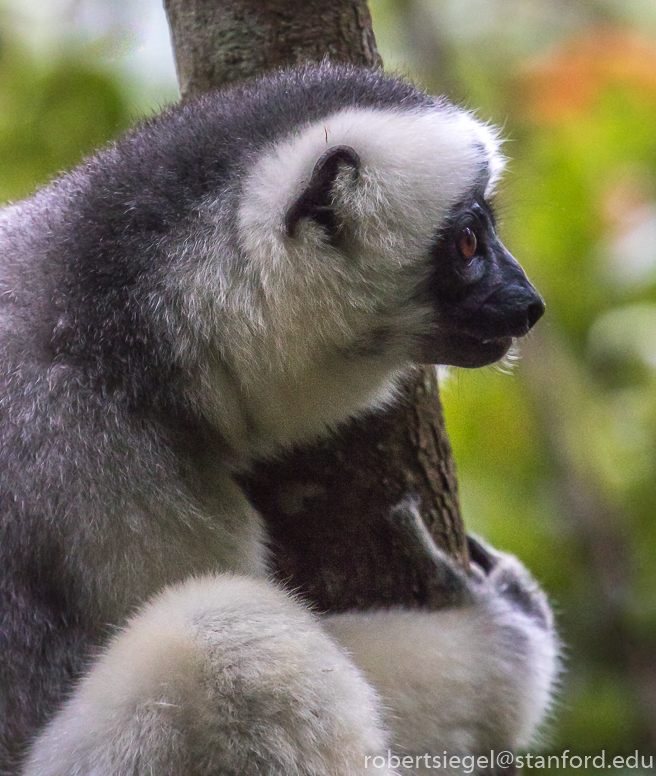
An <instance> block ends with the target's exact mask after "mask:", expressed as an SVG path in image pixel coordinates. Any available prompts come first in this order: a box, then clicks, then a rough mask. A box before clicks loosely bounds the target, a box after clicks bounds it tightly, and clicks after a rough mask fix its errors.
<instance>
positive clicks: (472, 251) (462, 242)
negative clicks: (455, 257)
mask: <svg viewBox="0 0 656 776" xmlns="http://www.w3.org/2000/svg"><path fill="white" fill-rule="evenodd" d="M456 244H457V246H458V250H459V251H460V255H461V256H462V257H463V259H473V258H474V256H475V255H476V249H477V248H478V240H477V239H476V235H475V234H474V231H473V230H472V229H470V228H469V227H468V226H466V227H465V228H464V229H463V230H462V231H461V232H460V234H459V235H458V239H457V241H456Z"/></svg>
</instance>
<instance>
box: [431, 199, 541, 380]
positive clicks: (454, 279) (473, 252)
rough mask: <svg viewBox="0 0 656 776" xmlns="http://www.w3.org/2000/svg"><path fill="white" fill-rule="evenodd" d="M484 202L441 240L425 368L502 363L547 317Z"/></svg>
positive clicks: (453, 222)
mask: <svg viewBox="0 0 656 776" xmlns="http://www.w3.org/2000/svg"><path fill="white" fill-rule="evenodd" d="M494 227H495V222H494V215H493V213H492V210H491V208H490V207H489V205H488V204H487V203H486V202H485V201H484V200H483V198H482V197H480V198H477V199H475V200H473V201H472V202H470V203H467V204H465V205H462V206H460V207H458V208H457V209H456V210H455V211H454V213H453V215H452V217H451V218H450V219H449V223H448V225H447V226H446V228H445V229H443V230H440V231H439V232H438V234H437V235H436V240H435V244H434V247H433V250H432V261H431V265H432V272H431V277H430V280H429V282H428V285H427V288H426V289H425V290H424V291H425V292H426V293H428V294H429V295H430V298H431V300H432V302H433V303H434V305H435V311H436V312H435V321H434V329H433V332H432V333H431V334H430V335H429V336H427V337H426V338H425V340H424V342H423V343H422V357H421V360H422V361H423V362H424V363H430V364H450V365H453V366H462V367H479V366H485V365H486V364H492V363H494V362H495V361H498V360H499V359H500V358H502V357H503V356H504V355H505V354H506V353H507V352H508V349H509V348H510V346H511V344H512V341H513V339H514V338H515V337H523V336H524V335H525V334H526V333H527V332H528V331H529V330H530V329H531V328H532V327H533V325H534V324H535V323H536V322H537V321H538V320H539V319H540V318H541V317H542V314H543V313H544V302H543V300H542V298H541V297H540V295H539V294H538V292H537V291H536V290H535V288H533V286H532V285H531V283H530V282H529V280H528V278H527V277H526V274H525V273H524V270H523V269H522V268H521V267H520V266H519V264H518V263H517V262H516V261H515V259H514V258H513V257H512V256H511V255H510V253H508V251H507V250H506V249H505V248H504V246H503V245H502V244H501V242H500V241H499V238H498V237H497V235H496V231H495V228H494Z"/></svg>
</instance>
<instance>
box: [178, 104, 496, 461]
mask: <svg viewBox="0 0 656 776" xmlns="http://www.w3.org/2000/svg"><path fill="white" fill-rule="evenodd" d="M338 145H348V146H350V147H352V148H353V149H354V150H355V151H356V152H357V154H358V155H359V157H360V161H361V167H360V169H359V174H358V177H357V180H355V181H353V180H351V179H350V178H349V176H348V175H345V176H340V177H339V178H338V180H337V183H336V186H335V202H334V207H335V209H336V211H337V212H338V213H339V216H340V217H341V218H343V220H344V222H345V223H346V224H348V225H349V227H351V243H350V244H349V251H348V253H349V255H348V256H345V255H343V254H342V253H340V252H339V251H337V250H336V249H334V248H333V247H332V246H330V245H328V244H327V243H326V241H325V236H324V234H323V231H322V230H321V229H319V228H317V227H316V225H314V224H312V223H309V222H307V223H305V224H301V225H300V227H299V229H298V230H297V234H296V235H295V236H294V238H293V239H292V238H290V237H289V236H287V235H286V233H285V228H284V218H285V214H286V212H287V210H288V209H289V207H290V206H291V205H292V204H293V202H294V201H295V200H296V199H297V198H298V196H299V195H300V194H301V192H302V191H303V188H304V186H305V185H306V184H307V182H308V181H309V179H310V177H311V174H312V171H313V169H314V166H315V164H316V162H317V160H318V159H319V158H320V157H321V155H322V154H323V153H324V152H325V151H326V150H328V149H330V148H333V147H335V146H338ZM498 145H499V141H498V139H497V137H496V135H494V133H493V132H492V131H491V130H490V129H489V128H488V127H486V126H484V125H483V124H480V123H479V122H477V121H476V120H475V119H474V118H473V117H472V116H471V115H470V114H469V113H466V112H464V111H461V110H458V109H456V108H454V107H452V106H447V105H443V104H439V105H437V104H436V105H435V107H434V108H432V109H424V110H415V111H410V112H407V111H406V112H403V111H400V110H398V111H397V110H374V109H352V108H351V109H346V110H343V111H340V112H338V113H336V114H334V115H333V116H330V117H328V118H326V119H325V120H323V121H320V122H317V123H313V124H309V125H307V126H306V127H305V128H304V129H303V130H302V131H301V132H300V133H298V134H295V135H293V136H292V137H290V138H288V139H287V140H284V141H282V142H281V143H279V144H277V145H276V146H274V147H271V148H270V149H269V150H268V152H265V153H264V154H263V155H262V156H261V157H260V158H259V159H258V160H256V161H255V163H254V166H253V168H252V170H251V171H250V173H249V174H248V175H247V177H246V180H245V182H244V184H243V188H242V191H241V193H240V199H239V201H240V207H239V214H238V235H239V246H240V249H241V251H242V252H243V254H244V256H246V257H248V259H247V261H245V262H244V261H237V260H235V261H233V262H230V261H226V256H230V254H231V248H230V247H229V245H227V244H226V242H225V239H224V238H223V235H221V234H220V233H217V232H216V231H213V230H212V228H211V224H212V223H220V222H221V218H220V213H221V209H222V207H223V200H217V201H216V202H210V203H208V204H207V211H206V213H205V221H204V224H207V226H206V227H204V228H203V229H202V230H199V233H198V234H197V235H196V236H195V239H193V240H189V239H187V240H186V241H185V243H184V244H183V245H180V246H179V247H178V249H177V250H178V251H179V253H180V254H181V255H183V256H184V255H186V254H188V255H189V256H196V257H197V256H198V255H199V254H200V255H206V256H207V257H208V261H207V262H205V263H203V264H201V265H200V268H199V269H196V270H195V271H194V272H192V277H186V278H185V277H183V276H182V275H181V276H180V277H179V278H177V279H176V280H177V282H180V281H181V280H182V281H183V282H185V283H186V284H187V285H186V288H187V289H188V288H189V285H192V286H193V287H194V288H195V289H196V292H195V293H194V294H193V295H190V294H187V297H188V298H191V299H193V300H194V306H195V309H194V310H190V311H187V312H188V315H189V316H190V318H191V320H193V321H194V322H195V323H196V322H197V324H198V326H197V329H196V330H198V329H200V330H202V329H206V330H207V339H208V340H209V341H211V340H214V339H217V338H216V337H215V336H213V332H212V331H211V329H210V328H208V327H210V326H215V327H217V329H218V330H219V331H220V333H221V338H220V341H221V342H222V343H225V344H224V345H221V347H222V351H221V359H217V360H215V361H214V362H213V364H212V366H211V368H210V370H209V371H208V372H207V374H206V378H205V386H204V387H203V386H201V387H200V388H199V391H198V401H199V402H200V403H201V404H202V405H203V406H204V408H205V411H206V412H207V413H209V414H210V415H211V416H212V417H213V418H215V419H216V422H217V423H219V424H222V426H223V429H224V433H226V435H227V436H228V437H229V438H232V441H233V444H234V445H235V447H236V448H238V449H244V448H245V449H250V450H253V449H255V450H256V452H258V453H262V452H265V451H266V450H267V445H268V444H269V443H273V444H281V443H282V444H289V443H291V442H295V441H299V440H307V439H309V438H312V437H314V436H317V435H320V434H322V433H325V429H326V426H332V425H334V424H335V423H337V422H339V421H342V420H345V419H346V418H348V417H350V416H353V415H354V414H357V413H358V412H360V411H362V410H363V409H365V408H367V409H370V408H372V407H380V406H383V405H384V404H386V403H388V402H389V401H390V400H391V399H392V397H393V396H394V392H395V386H396V384H397V382H398V379H399V378H400V377H401V376H403V375H405V374H407V371H408V367H409V355H410V358H411V357H412V352H413V348H415V347H416V337H417V334H418V333H421V332H425V333H428V331H429V328H430V325H431V314H432V310H431V309H428V308H423V307H421V306H420V305H418V304H416V303H415V304H412V305H411V304H409V303H408V300H409V299H410V298H412V295H413V292H414V289H415V287H416V283H417V278H418V276H419V275H420V274H421V273H422V272H424V271H425V269H424V266H425V261H426V256H427V254H428V251H429V248H430V245H431V241H432V240H433V238H434V235H435V231H436V229H437V228H438V227H439V225H440V224H441V223H442V221H443V219H444V217H445V216H446V215H447V213H448V212H449V211H450V209H451V208H452V207H453V205H454V204H455V203H456V202H458V201H459V200H460V199H461V198H462V197H463V196H465V194H466V193H467V192H468V191H469V190H470V189H471V188H472V187H474V186H475V185H483V186H486V185H487V187H488V188H489V187H490V186H491V185H493V182H494V181H495V180H496V178H497V177H498V175H499V174H500V170H501V168H502V166H503V160H502V158H501V157H500V156H499V154H498ZM212 256H214V257H217V260H214V261H212V260H210V257H212ZM219 257H221V259H222V260H221V261H219V260H218V258H219ZM189 266H190V267H191V266H192V262H191V261H190V262H189ZM195 266H197V267H198V266H199V265H198V263H196V264H195ZM400 270H407V271H404V272H403V274H401V273H400ZM413 270H416V273H417V275H413ZM381 324H382V325H384V326H385V327H386V329H387V330H389V331H392V332H393V333H394V340H393V342H390V343H388V345H387V347H386V348H385V349H383V350H381V351H380V352H372V353H370V354H369V355H362V354H358V356H357V358H354V356H353V353H352V348H353V347H354V346H355V345H356V344H357V343H358V342H362V341H365V342H366V341H367V338H368V337H372V338H375V332H376V330H377V328H378V327H380V326H381ZM226 365H229V372H230V373H231V374H235V375H239V382H238V385H235V384H234V383H231V377H230V374H229V373H227V372H226ZM237 392H238V395H237ZM226 418H227V419H228V422H226Z"/></svg>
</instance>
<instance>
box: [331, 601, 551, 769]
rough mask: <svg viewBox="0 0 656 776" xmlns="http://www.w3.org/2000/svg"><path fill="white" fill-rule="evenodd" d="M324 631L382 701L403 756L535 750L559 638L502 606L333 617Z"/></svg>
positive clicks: (489, 604) (490, 603)
mask: <svg viewBox="0 0 656 776" xmlns="http://www.w3.org/2000/svg"><path fill="white" fill-rule="evenodd" d="M325 625H326V628H327V629H328V631H329V632H330V633H331V634H332V635H333V636H334V637H335V638H337V640H338V641H339V642H340V643H341V644H342V645H343V646H345V647H346V648H347V650H348V651H349V653H350V654H351V657H352V658H353V660H354V662H355V663H356V665H358V667H359V668H360V669H362V671H363V672H364V674H365V675H366V676H367V678H368V679H369V680H370V681H371V683H372V684H373V685H374V687H376V689H377V690H378V692H379V693H380V695H381V698H382V702H383V705H384V707H385V708H386V709H387V714H386V722H387V724H388V726H389V727H390V728H391V730H392V732H393V742H394V749H395V750H396V751H397V752H401V753H403V754H411V755H415V756H416V755H424V754H430V755H440V754H442V752H443V751H445V750H446V751H447V752H448V753H449V754H450V755H460V756H462V755H466V754H471V753H475V754H482V753H486V752H488V751H489V750H490V749H494V748H496V749H497V750H501V749H512V750H515V749H517V748H521V747H524V746H526V745H528V744H529V743H530V741H531V740H532V738H533V736H534V735H535V731H536V729H537V728H538V727H539V725H540V723H541V722H542V721H543V720H544V716H545V713H546V712H547V710H548V708H549V704H550V699H551V694H552V691H553V682H554V679H555V667H556V664H557V660H556V657H557V655H556V652H557V650H556V646H555V642H554V639H553V637H552V635H550V634H549V633H545V631H544V630H543V629H541V628H539V627H538V625H537V624H536V623H534V622H532V621H531V619H530V618H529V617H528V616H527V615H525V614H522V613H519V612H517V611H513V610H512V609H511V607H510V606H508V605H507V604H505V603H503V602H500V601H498V600H489V601H486V602H485V603H483V602H479V603H478V604H477V605H474V606H471V607H468V608H462V609H448V610H444V611H438V612H409V611H388V612H375V613H355V612H354V613H347V614H342V615H333V616H331V617H329V618H326V621H325ZM488 712H489V713H488ZM415 771H416V769H415ZM429 772H430V773H435V772H436V770H435V769H434V768H433V769H431V770H430V771H429Z"/></svg>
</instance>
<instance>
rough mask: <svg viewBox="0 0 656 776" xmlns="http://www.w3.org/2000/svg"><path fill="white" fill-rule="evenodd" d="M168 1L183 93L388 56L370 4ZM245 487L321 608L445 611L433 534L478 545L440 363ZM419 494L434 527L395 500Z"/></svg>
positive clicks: (455, 546) (291, 571) (289, 573)
mask: <svg viewBox="0 0 656 776" xmlns="http://www.w3.org/2000/svg"><path fill="white" fill-rule="evenodd" d="M165 6H166V9H167V13H168V15H169V21H170V24H171V28H172V37H173V43H174V48H175V55H176V61H177V68H178V77H179V81H180V85H181V92H182V95H183V99H187V98H190V97H192V96H194V95H197V94H200V93H202V92H204V91H207V90H209V89H212V88H218V87H221V86H224V85H225V84H227V83H229V82H230V81H235V80H239V79H242V78H246V77H248V76H251V75H255V74H257V73H260V72H262V71H264V70H267V69H271V68H274V67H279V66H284V65H289V64H294V63H298V62H302V61H307V60H315V61H317V60H321V59H323V58H324V57H326V56H329V57H330V58H331V59H333V60H339V61H348V62H352V63H356V64H360V65H365V66H369V67H376V66H379V65H380V64H381V60H380V57H379V55H378V52H377V50H376V43H375V38H374V35H373V31H372V27H371V17H370V15H369V10H368V8H367V5H366V2H365V1H364V0H165ZM242 484H243V485H244V487H245V488H246V490H247V492H248V493H249V495H250V496H251V498H252V499H253V502H254V503H255V504H256V506H257V507H258V508H259V509H260V511H261V512H262V514H263V515H264V516H265V518H266V520H267V523H268V526H269V530H270V533H271V537H272V551H273V560H274V564H275V567H276V569H277V573H278V576H279V578H280V579H281V580H282V581H283V583H284V584H286V585H287V586H289V587H290V588H294V589H296V590H299V591H301V592H302V593H303V594H304V595H305V596H306V597H307V598H308V600H310V601H312V602H313V603H314V604H316V606H317V607H318V608H319V609H320V610H322V611H342V610H344V609H347V608H353V607H358V608H362V607H376V606H389V605H393V604H402V603H403V604H409V605H424V606H430V607H431V608H433V607H435V608H437V607H439V606H442V605H445V604H446V603H449V602H450V601H451V600H452V597H453V590H452V589H451V586H450V584H449V579H448V578H447V577H445V576H444V575H443V574H441V573H440V572H439V569H438V567H437V566H436V564H435V562H434V559H433V558H434V553H433V552H432V550H433V546H432V542H433V541H434V542H435V543H436V544H438V545H439V546H440V547H442V548H444V549H445V550H447V551H448V552H450V553H451V554H452V555H453V556H454V557H455V558H456V559H457V561H458V562H460V563H462V564H465V563H466V562H467V545H466V537H465V533H464V528H463V525H462V521H461V518H460V510H459V504H458V493H457V484H456V478H455V467H454V463H453V459H452V456H451V449H450V446H449V442H448V437H447V435H446V431H445V429H444V422H443V418H442V410H441V405H440V400H439V395H438V389H437V380H436V378H435V370H434V369H432V368H424V369H423V370H420V372H419V374H418V379H417V380H416V381H415V382H414V383H413V384H411V385H409V386H408V387H407V388H406V390H405V395H404V401H403V402H401V403H400V404H399V405H398V406H397V407H394V408H393V409H391V410H390V411H388V412H386V413H382V414H379V415H375V416H370V417H367V418H364V419H362V420H359V421H357V422H354V423H352V424H351V425H350V426H349V427H348V428H346V429H344V430H343V431H342V432H341V433H340V434H339V435H337V436H335V437H334V438H332V439H330V440H328V441H326V442H323V443H321V444H318V445H315V446H313V447H311V448H307V449H304V450H298V451H294V452H293V453H291V454H290V455H288V456H287V457H285V458H284V459H283V460H281V461H277V462H273V463H266V464H261V465H259V466H258V467H257V468H256V469H255V471H254V472H253V474H252V476H249V477H248V478H247V479H245V480H244V482H243V483H242ZM408 500H410V501H412V502H414V503H416V504H417V506H418V507H419V511H420V514H421V516H422V518H423V521H424V524H425V527H424V525H417V524H416V522H414V521H413V520H411V519H408V510H398V509H395V507H396V506H397V505H399V504H401V503H408ZM426 528H427V529H428V531H426ZM431 537H432V538H431Z"/></svg>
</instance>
